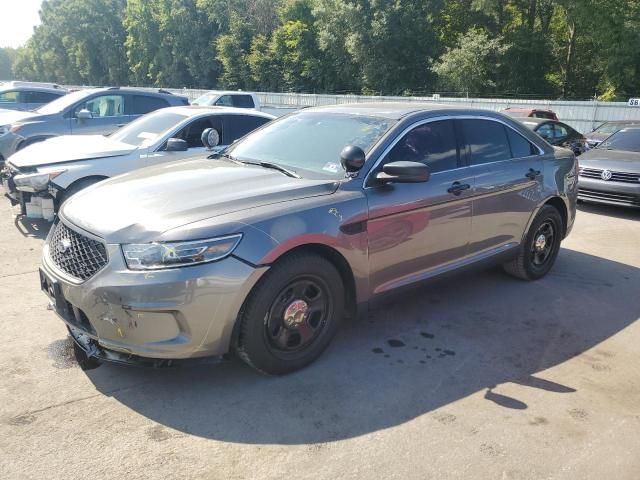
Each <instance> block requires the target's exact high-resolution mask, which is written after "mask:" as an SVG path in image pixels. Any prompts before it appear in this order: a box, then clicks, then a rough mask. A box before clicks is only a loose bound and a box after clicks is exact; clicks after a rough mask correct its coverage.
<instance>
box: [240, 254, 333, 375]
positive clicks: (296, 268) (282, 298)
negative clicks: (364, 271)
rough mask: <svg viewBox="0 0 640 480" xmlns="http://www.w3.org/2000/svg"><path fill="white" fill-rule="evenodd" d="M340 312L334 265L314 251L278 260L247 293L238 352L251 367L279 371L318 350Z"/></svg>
mask: <svg viewBox="0 0 640 480" xmlns="http://www.w3.org/2000/svg"><path fill="white" fill-rule="evenodd" d="M343 316H344V288H343V283H342V278H341V276H340V273H339V272H338V270H337V269H336V268H335V267H334V266H333V264H332V263H331V262H329V261H328V260H326V259H325V258H323V257H321V256H319V255H314V254H294V255H292V256H290V257H287V258H285V259H283V260H282V261H280V262H278V263H276V264H275V265H274V266H273V267H272V268H271V270H269V272H267V273H266V274H265V276H264V277H263V278H262V279H261V280H260V282H259V283H258V285H257V286H256V287H255V288H254V290H253V291H252V292H251V294H250V295H249V298H248V299H247V301H246V303H245V306H244V308H243V311H242V314H241V317H240V322H241V324H240V334H239V337H238V341H237V344H236V353H237V354H238V356H239V357H240V358H241V359H242V360H243V361H244V362H245V363H247V364H248V365H250V366H251V367H253V368H254V369H256V370H258V371H260V372H263V373H268V374H273V375H281V374H285V373H289V372H293V371H295V370H298V369H300V368H302V367H305V366H307V365H308V364H310V363H311V362H313V361H314V360H315V359H316V358H318V357H319V356H320V354H321V353H322V352H323V350H324V349H325V348H326V347H327V345H328V344H329V342H330V341H331V339H332V338H333V337H334V335H335V333H336V331H337V329H338V326H339V325H340V322H341V320H342V317H343Z"/></svg>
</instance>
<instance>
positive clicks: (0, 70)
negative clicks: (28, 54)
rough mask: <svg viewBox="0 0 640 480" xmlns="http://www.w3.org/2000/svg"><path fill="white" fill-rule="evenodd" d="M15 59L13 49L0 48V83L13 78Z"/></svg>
mask: <svg viewBox="0 0 640 480" xmlns="http://www.w3.org/2000/svg"><path fill="white" fill-rule="evenodd" d="M15 58H16V50H15V49H14V48H8V47H7V48H0V81H1V80H11V79H12V78H13V70H12V68H13V62H14V61H15Z"/></svg>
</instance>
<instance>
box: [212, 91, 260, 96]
mask: <svg viewBox="0 0 640 480" xmlns="http://www.w3.org/2000/svg"><path fill="white" fill-rule="evenodd" d="M211 94H213V95H255V93H253V92H244V91H242V90H207V91H206V92H204V93H203V94H202V95H211Z"/></svg>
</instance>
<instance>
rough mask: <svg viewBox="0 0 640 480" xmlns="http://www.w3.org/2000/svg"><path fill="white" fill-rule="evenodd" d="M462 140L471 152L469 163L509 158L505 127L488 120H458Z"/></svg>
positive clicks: (479, 163)
mask: <svg viewBox="0 0 640 480" xmlns="http://www.w3.org/2000/svg"><path fill="white" fill-rule="evenodd" d="M460 127H461V130H462V133H463V136H464V140H465V142H466V144H467V146H468V147H469V150H470V153H471V165H481V164H483V163H491V162H499V161H501V160H508V159H510V158H511V149H510V147H509V140H508V139H507V132H506V131H505V127H504V126H503V125H502V124H501V123H499V122H493V121H490V120H460Z"/></svg>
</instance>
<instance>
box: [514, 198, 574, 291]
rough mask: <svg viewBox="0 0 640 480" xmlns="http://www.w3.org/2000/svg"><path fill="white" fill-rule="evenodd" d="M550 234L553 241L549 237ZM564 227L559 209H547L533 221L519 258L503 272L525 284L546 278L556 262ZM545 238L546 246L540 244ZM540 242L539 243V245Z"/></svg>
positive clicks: (539, 213)
mask: <svg viewBox="0 0 640 480" xmlns="http://www.w3.org/2000/svg"><path fill="white" fill-rule="evenodd" d="M549 232H551V234H552V238H549V237H548V233H549ZM563 234H564V224H563V221H562V216H561V215H560V212H558V209H556V208H555V207H553V206H551V205H545V206H544V207H542V208H541V209H540V211H539V212H538V214H537V215H536V217H535V218H534V219H533V222H532V223H531V226H530V227H529V230H528V231H527V234H526V236H525V238H524V242H522V244H521V245H520V249H519V252H518V256H517V257H516V258H514V259H513V260H511V261H510V262H508V263H505V264H504V265H503V268H504V270H505V271H506V272H507V273H508V274H509V275H512V276H514V277H517V278H520V279H522V280H538V279H539V278H542V277H544V276H545V275H546V274H547V273H548V272H549V270H551V267H553V264H554V263H555V261H556V258H557V256H558V252H559V251H560V242H561V241H562V236H563ZM541 236H545V240H544V242H543V241H541V240H539V239H540V237H541ZM536 241H538V243H536Z"/></svg>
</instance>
